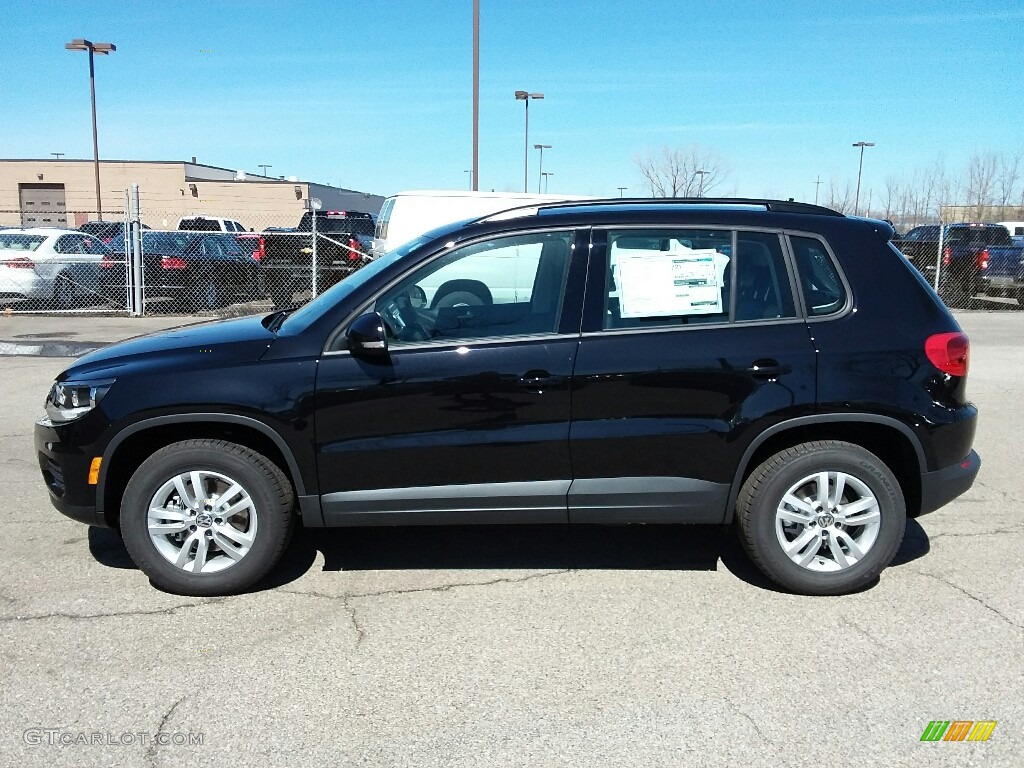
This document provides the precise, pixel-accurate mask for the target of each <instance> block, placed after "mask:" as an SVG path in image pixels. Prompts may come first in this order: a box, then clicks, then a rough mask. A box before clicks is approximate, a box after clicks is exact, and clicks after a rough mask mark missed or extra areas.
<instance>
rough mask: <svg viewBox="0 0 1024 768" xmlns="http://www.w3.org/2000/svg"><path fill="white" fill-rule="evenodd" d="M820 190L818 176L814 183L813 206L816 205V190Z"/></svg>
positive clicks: (819, 177) (819, 176)
mask: <svg viewBox="0 0 1024 768" xmlns="http://www.w3.org/2000/svg"><path fill="white" fill-rule="evenodd" d="M820 188H821V174H820V173H819V174H818V178H817V179H816V180H815V181H814V204H815V205H817V204H818V190H819V189H820Z"/></svg>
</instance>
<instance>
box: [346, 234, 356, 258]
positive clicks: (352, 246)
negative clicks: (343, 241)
mask: <svg viewBox="0 0 1024 768" xmlns="http://www.w3.org/2000/svg"><path fill="white" fill-rule="evenodd" d="M348 248H349V251H348V260H349V261H356V260H357V259H358V258H359V241H358V240H356V239H355V238H354V237H350V238H349V239H348Z"/></svg>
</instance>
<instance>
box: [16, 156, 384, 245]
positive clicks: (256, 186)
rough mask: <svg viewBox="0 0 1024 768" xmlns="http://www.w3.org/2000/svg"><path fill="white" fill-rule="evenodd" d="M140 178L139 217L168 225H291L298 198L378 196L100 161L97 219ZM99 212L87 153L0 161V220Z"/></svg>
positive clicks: (368, 208) (366, 199)
mask: <svg viewBox="0 0 1024 768" xmlns="http://www.w3.org/2000/svg"><path fill="white" fill-rule="evenodd" d="M132 184H138V185H139V200H140V207H141V211H142V222H143V223H144V224H147V225H149V226H150V227H152V228H153V229H174V228H175V227H176V226H177V223H178V219H180V218H182V217H184V216H187V215H192V214H205V215H208V216H218V217H222V218H228V219H234V220H236V221H239V222H241V223H242V224H243V225H244V226H245V227H246V228H249V229H254V230H256V231H260V230H262V229H264V228H266V227H269V226H278V227H293V226H295V225H296V224H297V223H298V221H299V218H300V216H301V215H302V212H303V210H304V205H305V200H307V199H309V198H310V197H315V198H319V199H320V201H321V202H322V203H323V208H324V209H325V210H357V211H365V212H367V213H372V214H374V215H376V214H377V213H378V212H379V211H380V207H381V205H382V204H383V203H384V198H383V197H382V196H380V195H374V194H370V193H368V192H357V191H355V190H351V189H342V188H340V187H332V186H329V185H326V184H317V183H314V182H309V181H299V180H297V179H294V178H292V179H280V178H267V177H265V176H261V175H257V174H252V173H246V172H243V171H235V170H231V169H229V168H219V167H217V166H212V165H203V164H201V163H197V162H196V161H195V158H192V161H191V162H183V161H158V162H144V161H131V160H125V161H121V160H103V161H101V162H100V193H101V199H102V204H103V216H102V218H103V219H106V220H116V219H119V218H121V217H123V215H124V209H125V199H126V198H125V193H126V190H128V189H129V188H130V187H131V185H132ZM97 218H100V217H99V216H97V214H96V181H95V175H94V168H93V161H92V160H65V159H51V160H0V226H22V225H23V226H69V227H77V226H79V225H81V224H83V223H85V222H86V221H92V220H95V219H97Z"/></svg>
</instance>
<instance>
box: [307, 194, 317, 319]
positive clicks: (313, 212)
mask: <svg viewBox="0 0 1024 768" xmlns="http://www.w3.org/2000/svg"><path fill="white" fill-rule="evenodd" d="M309 212H310V213H311V214H312V215H313V286H312V287H313V298H314V299H315V298H316V209H315V208H313V207H312V206H310V211H309Z"/></svg>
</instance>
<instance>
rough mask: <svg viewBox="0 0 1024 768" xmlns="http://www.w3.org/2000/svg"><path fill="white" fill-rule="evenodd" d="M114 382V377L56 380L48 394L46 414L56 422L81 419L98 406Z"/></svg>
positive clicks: (61, 422)
mask: <svg viewBox="0 0 1024 768" xmlns="http://www.w3.org/2000/svg"><path fill="white" fill-rule="evenodd" d="M113 383H114V380H113V379H106V380H104V381H82V382H77V381H58V382H54V385H53V387H51V388H50V394H49V395H47V396H46V415H47V417H48V418H49V419H50V421H52V422H53V423H54V424H65V423H67V422H69V421H74V420H75V419H80V418H82V416H85V414H87V413H88V412H89V411H91V410H92V409H93V408H95V407H96V404H97V403H99V401H100V400H101V399H102V397H103V396H104V395H105V394H106V393H107V390H108V389H110V385H111V384H113Z"/></svg>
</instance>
